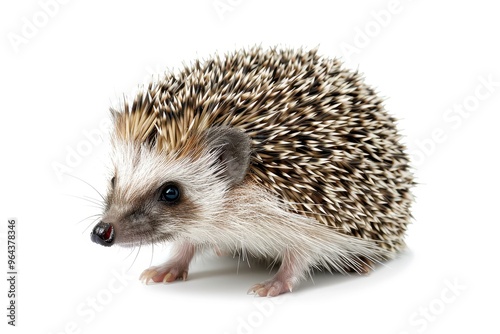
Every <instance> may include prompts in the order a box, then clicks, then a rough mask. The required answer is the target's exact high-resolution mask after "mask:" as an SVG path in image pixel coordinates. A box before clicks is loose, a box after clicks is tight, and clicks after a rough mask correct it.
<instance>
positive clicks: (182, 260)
mask: <svg viewBox="0 0 500 334" xmlns="http://www.w3.org/2000/svg"><path fill="white" fill-rule="evenodd" d="M195 251H196V247H195V246H194V245H192V244H191V243H189V242H186V241H183V242H179V243H176V244H174V247H173V249H172V253H173V255H172V257H171V258H170V260H168V261H167V262H165V263H164V264H162V265H159V266H154V267H151V268H149V269H146V270H144V271H143V272H142V274H141V276H140V277H139V279H140V280H141V281H143V282H144V283H145V284H148V283H149V282H150V281H153V282H164V283H170V282H173V281H175V280H176V279H181V278H182V279H183V280H184V281H185V280H186V279H187V275H188V269H189V263H190V262H191V259H192V258H193V256H194V253H195Z"/></svg>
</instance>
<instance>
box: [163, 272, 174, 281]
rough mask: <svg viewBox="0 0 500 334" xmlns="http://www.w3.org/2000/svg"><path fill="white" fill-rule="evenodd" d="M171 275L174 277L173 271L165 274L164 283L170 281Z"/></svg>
mask: <svg viewBox="0 0 500 334" xmlns="http://www.w3.org/2000/svg"><path fill="white" fill-rule="evenodd" d="M170 277H172V274H171V273H168V274H166V275H165V277H163V283H168V282H170V281H169V279H170Z"/></svg>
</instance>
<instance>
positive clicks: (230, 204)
mask: <svg viewBox="0 0 500 334" xmlns="http://www.w3.org/2000/svg"><path fill="white" fill-rule="evenodd" d="M111 114H112V118H113V124H114V125H113V130H112V135H111V143H112V154H111V155H112V159H111V160H112V166H113V167H112V170H113V174H112V177H110V185H109V190H108V193H107V196H106V197H105V203H104V212H103V214H102V217H101V219H100V221H99V222H98V223H97V225H96V226H95V227H94V228H93V230H92V232H91V239H92V241H94V242H96V243H98V244H100V245H104V246H111V245H114V244H117V245H120V246H124V247H134V246H141V245H145V244H156V243H163V242H170V243H172V248H171V254H170V259H169V260H168V261H167V262H165V263H163V264H161V265H158V266H153V267H151V268H149V269H146V270H145V271H144V272H143V273H142V275H141V276H140V279H141V280H142V281H143V282H145V283H146V284H147V283H152V282H157V283H158V282H164V283H168V282H172V281H175V280H178V279H181V280H186V278H187V275H188V270H189V265H190V262H191V260H192V259H193V257H194V256H195V255H197V254H202V253H207V252H215V253H216V254H219V255H221V254H228V255H231V254H232V255H233V256H237V257H238V258H239V259H241V260H243V261H250V260H252V259H257V260H261V261H265V262H266V263H268V264H270V265H272V266H274V265H276V266H277V267H278V269H277V272H276V273H275V275H274V276H273V277H272V278H270V279H269V280H266V281H264V282H261V283H258V284H255V285H254V286H252V287H251V288H250V290H249V293H251V294H255V295H258V296H277V295H279V294H282V293H285V292H290V291H292V289H294V288H295V287H296V286H297V284H298V283H299V282H300V281H302V280H304V279H305V278H307V276H308V275H311V272H312V271H314V270H328V271H331V272H340V273H351V272H358V273H366V272H369V271H371V270H372V269H373V268H374V265H375V264H378V263H382V262H383V261H386V260H390V259H392V258H394V257H395V256H396V255H397V254H398V253H399V252H400V251H401V250H403V249H404V248H405V243H404V236H405V233H406V230H407V226H408V224H409V223H410V220H411V212H410V207H411V204H412V201H413V197H412V194H411V188H412V186H413V185H414V181H413V176H412V172H411V167H410V161H409V157H408V155H407V153H406V152H405V150H406V148H405V146H404V145H403V144H402V143H401V136H400V134H399V133H398V129H397V125H396V119H395V118H394V117H392V116H391V115H389V114H388V112H387V111H386V110H385V108H384V105H383V100H382V99H381V98H379V97H378V96H377V93H376V92H375V91H374V89H373V88H371V87H370V86H368V85H367V84H365V82H364V79H363V76H362V75H361V74H360V73H358V72H357V71H356V72H354V71H351V70H349V69H346V68H344V66H343V64H342V63H341V61H340V60H338V59H332V58H328V57H324V56H320V55H319V54H318V51H317V49H313V50H304V49H287V48H278V47H274V48H270V49H263V48H262V47H251V48H248V49H242V50H237V51H234V52H232V53H227V54H225V55H222V56H221V55H219V54H215V55H213V56H211V57H209V58H207V59H204V60H195V61H194V62H192V63H190V64H189V65H184V68H183V69H182V70H179V71H177V72H167V73H165V75H164V77H163V78H162V79H158V80H152V82H151V83H149V85H146V86H143V87H142V88H140V89H139V92H138V93H137V95H136V96H135V98H134V99H133V101H132V100H128V99H127V98H124V101H123V102H122V103H121V105H120V107H119V108H111Z"/></svg>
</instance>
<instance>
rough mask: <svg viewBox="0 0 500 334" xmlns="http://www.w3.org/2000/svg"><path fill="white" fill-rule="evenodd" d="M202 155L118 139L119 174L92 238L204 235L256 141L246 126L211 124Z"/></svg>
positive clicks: (132, 241)
mask: <svg viewBox="0 0 500 334" xmlns="http://www.w3.org/2000/svg"><path fill="white" fill-rule="evenodd" d="M202 138H203V141H202V142H200V145H203V146H204V148H203V150H201V152H202V153H200V154H198V156H197V157H193V156H191V155H189V154H187V155H185V154H183V155H181V154H176V155H172V154H167V153H165V152H162V151H160V150H158V149H156V148H154V147H150V146H148V145H141V144H137V143H130V142H125V141H120V140H118V141H115V143H114V154H113V165H114V170H115V172H114V175H113V177H112V178H111V180H110V187H109V191H108V194H107V198H106V203H105V204H106V206H105V212H104V214H103V217H102V221H101V222H100V223H99V224H97V225H96V227H95V228H94V230H93V231H92V234H91V237H92V240H93V241H94V242H96V243H99V244H101V245H105V246H111V245H112V244H113V243H116V244H119V245H122V246H134V245H141V244H149V243H154V242H159V241H168V240H175V239H178V238H192V239H195V240H196V239H197V238H201V236H202V235H203V234H204V231H203V230H204V229H205V228H207V226H209V225H207V224H209V222H210V221H211V220H213V219H214V217H216V216H217V215H220V213H221V210H222V209H223V206H224V201H225V200H226V197H225V194H226V193H227V191H228V190H229V189H230V188H231V187H232V186H233V185H235V184H237V183H239V182H241V181H242V180H243V178H244V176H245V174H246V171H247V169H248V164H249V155H250V147H249V146H250V141H249V139H248V137H247V136H246V135H245V134H243V133H242V132H240V131H237V130H231V129H227V128H216V129H213V130H209V131H208V132H207V135H206V136H203V137H202Z"/></svg>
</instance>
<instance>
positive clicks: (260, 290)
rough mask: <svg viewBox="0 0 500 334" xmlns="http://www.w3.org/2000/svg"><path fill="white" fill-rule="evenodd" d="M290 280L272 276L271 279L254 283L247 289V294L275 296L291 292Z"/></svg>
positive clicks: (291, 284)
mask: <svg viewBox="0 0 500 334" xmlns="http://www.w3.org/2000/svg"><path fill="white" fill-rule="evenodd" d="M292 288H293V283H292V280H286V279H282V278H280V277H274V278H273V279H271V280H268V281H265V282H263V283H260V284H255V285H254V286H252V287H251V288H250V289H249V290H248V292H247V293H248V294H255V295H257V296H260V297H265V296H267V297H275V296H277V295H280V294H282V293H285V292H292Z"/></svg>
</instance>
